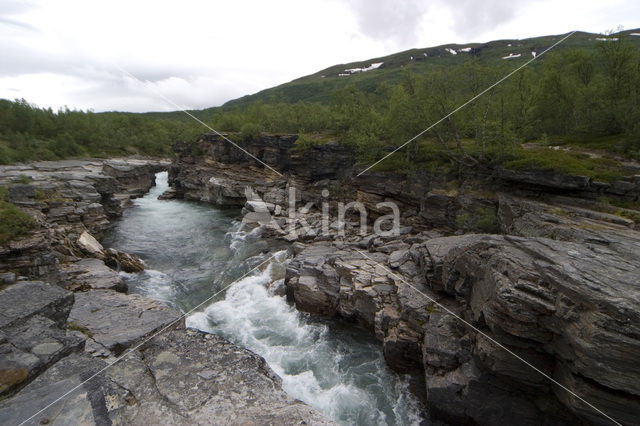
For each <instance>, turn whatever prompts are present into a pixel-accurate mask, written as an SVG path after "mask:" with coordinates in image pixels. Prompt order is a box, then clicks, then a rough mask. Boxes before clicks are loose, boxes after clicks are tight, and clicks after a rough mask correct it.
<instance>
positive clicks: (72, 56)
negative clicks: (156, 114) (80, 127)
mask: <svg viewBox="0 0 640 426" xmlns="http://www.w3.org/2000/svg"><path fill="white" fill-rule="evenodd" d="M636 3H637V2H632V1H629V0H613V1H610V2H596V1H587V0H584V1H578V0H569V1H566V2H551V1H550V0H545V1H542V2H533V1H525V0H515V1H513V0H512V1H510V2H506V1H504V2H503V1H500V0H479V1H473V2H472V1H470V0H449V1H445V0H432V1H429V2H422V1H420V2H419V1H417V0H411V1H407V2H391V1H387V0H384V1H376V2H365V1H364V0H329V1H321V0H309V1H305V2H299V1H294V0H282V1H272V2H262V1H257V0H255V1H244V2H210V1H195V0H183V1H181V2H180V3H178V4H177V5H176V4H175V3H173V2H172V3H169V2H162V1H153V2H152V1H130V0H128V1H124V0H113V1H110V2H100V3H98V2H86V1H80V0H61V1H57V2H50V1H45V0H40V1H32V2H22V1H21V2H18V1H4V2H2V3H0V97H4V98H15V97H24V98H26V99H27V100H29V101H31V102H34V103H36V104H38V105H41V106H53V107H58V106H62V105H68V106H70V107H76V108H82V109H88V108H92V109H94V110H96V111H102V110H114V109H118V110H129V111H149V110H173V109H175V107H174V106H173V105H170V104H167V103H166V102H165V101H164V100H163V99H162V98H161V97H160V96H158V95H157V94H156V93H155V92H156V91H159V92H161V93H162V94H163V95H164V96H166V97H169V98H170V99H172V100H173V101H174V102H175V103H177V104H179V105H183V106H185V107H187V108H204V107H209V106H214V105H220V104H222V103H224V102H225V101H227V100H229V99H232V98H235V97H239V96H242V95H245V94H248V93H253V92H256V91H258V90H261V89H263V88H267V87H270V86H273V85H277V84H281V83H284V82H287V81H290V80H292V79H294V78H297V77H300V76H303V75H306V74H310V73H313V72H316V71H318V70H320V69H322V68H325V67H328V66H331V65H334V64H337V63H347V62H352V61H357V60H366V59H369V58H373V57H377V56H382V55H385V54H389V53H393V52H396V51H399V50H404V49H409V48H413V47H427V46H432V45H437V44H443V43H449V42H460V43H464V42H470V41H487V40H491V39H496V38H522V37H529V36H534V35H544V34H549V33H562V32H567V31H570V30H572V29H582V30H590V31H604V30H606V29H608V28H614V27H615V26H617V25H618V24H622V25H625V26H626V27H627V28H633V24H634V22H633V21H634V18H636V19H637V17H638V16H640V6H639V5H638V4H636ZM119 67H121V68H123V69H125V70H127V71H128V72H130V73H131V74H133V75H135V76H136V77H138V78H139V79H140V80H141V81H137V82H134V81H131V79H130V78H128V77H127V76H126V75H125V74H123V73H122V72H121V71H120V69H119Z"/></svg>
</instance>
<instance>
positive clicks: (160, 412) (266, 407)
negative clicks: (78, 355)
mask: <svg viewBox="0 0 640 426" xmlns="http://www.w3.org/2000/svg"><path fill="white" fill-rule="evenodd" d="M139 355H141V356H131V357H128V358H127V360H126V361H125V362H123V363H120V364H116V365H115V366H114V367H113V369H110V372H109V375H110V377H111V379H112V380H114V381H115V382H116V383H117V384H118V387H119V388H120V389H127V390H128V391H129V392H130V394H131V395H135V396H136V398H140V399H142V400H139V401H136V402H135V403H132V402H131V400H129V401H128V402H127V401H125V400H123V399H122V397H120V398H118V397H117V396H114V398H111V400H113V401H119V402H120V404H121V405H120V407H119V408H118V410H117V413H116V412H115V410H114V412H113V413H111V419H112V421H114V423H115V422H116V421H117V420H120V421H121V422H124V423H125V424H134V425H148V424H242V425H245V424H250V425H267V424H278V425H300V424H313V425H327V424H333V423H332V422H330V421H328V420H327V419H326V418H324V416H322V414H320V413H319V412H318V411H316V410H315V409H313V408H311V407H309V406H307V405H306V404H304V403H302V402H301V401H298V400H295V399H293V398H291V397H290V396H288V395H287V394H286V393H285V392H284V391H283V390H282V388H281V382H280V378H279V377H278V376H277V375H276V374H275V373H274V372H273V371H272V370H271V369H270V368H269V367H268V365H267V364H266V362H265V360H264V359H263V358H262V357H260V356H258V355H256V354H254V353H252V352H250V351H248V350H246V349H242V348H239V347H238V346H236V345H234V344H232V343H230V342H228V341H227V340H225V339H223V338H221V337H219V336H215V335H212V334H206V333H203V332H200V331H197V330H187V331H185V330H174V331H170V332H168V333H164V334H162V335H161V336H158V337H156V338H154V339H153V340H152V341H151V342H150V343H149V344H148V345H145V347H144V349H143V350H142V351H141V354H139ZM116 404H117V402H114V405H116Z"/></svg>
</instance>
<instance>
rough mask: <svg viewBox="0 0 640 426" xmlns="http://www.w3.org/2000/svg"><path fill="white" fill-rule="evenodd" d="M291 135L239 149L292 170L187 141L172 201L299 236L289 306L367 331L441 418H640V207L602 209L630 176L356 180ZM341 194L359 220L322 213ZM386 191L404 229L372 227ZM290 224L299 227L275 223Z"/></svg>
mask: <svg viewBox="0 0 640 426" xmlns="http://www.w3.org/2000/svg"><path fill="white" fill-rule="evenodd" d="M293 138H294V137H293V136H290V135H287V136H280V137H278V136H270V137H268V138H267V139H264V138H258V139H257V140H256V141H254V142H248V143H247V144H245V148H246V149H247V150H248V151H250V152H252V154H254V155H256V156H257V157H258V158H260V159H261V160H262V161H265V162H266V163H267V164H269V165H270V166H272V167H275V168H277V169H278V170H279V171H280V172H281V173H282V174H283V175H282V176H278V175H276V174H275V173H273V172H270V171H268V169H265V168H264V167H263V166H261V165H260V164H259V163H257V162H255V161H252V160H251V161H249V160H247V157H242V153H241V152H240V153H239V154H238V153H235V154H228V153H229V151H228V149H230V147H229V146H226V142H224V141H222V140H221V139H220V138H218V137H216V136H212V135H204V136H202V137H200V138H199V139H198V140H197V141H195V143H193V144H185V143H182V144H177V145H176V147H175V151H176V159H175V160H174V163H173V164H172V166H171V169H170V175H171V184H172V187H173V191H174V192H173V193H172V194H171V196H177V197H183V198H185V199H192V200H199V201H205V202H210V203H213V204H216V205H221V206H226V205H233V206H244V210H243V211H244V212H245V213H246V215H249V216H252V217H253V218H254V219H255V218H256V217H257V216H256V215H257V214H258V215H262V216H264V218H263V219H259V220H253V222H257V223H258V224H259V226H261V227H263V228H264V231H265V232H263V235H266V236H270V237H271V238H274V239H277V240H281V241H285V242H287V243H289V245H290V250H291V253H292V259H291V261H290V263H289V265H288V268H287V277H286V280H285V292H286V294H287V296H288V298H289V300H291V302H292V303H295V305H296V307H297V308H298V309H300V310H303V311H307V312H310V313H312V314H316V315H321V316H324V317H335V318H342V319H347V320H351V321H356V322H358V323H360V324H362V325H364V326H366V327H367V328H369V329H370V330H371V331H372V332H373V333H374V334H375V335H376V337H377V338H378V339H379V340H380V341H381V342H382V344H383V348H384V353H385V357H386V359H387V361H388V363H389V365H390V366H392V367H393V368H394V369H396V370H398V371H401V372H407V373H411V374H412V376H413V377H414V379H415V380H414V383H413V390H414V392H415V393H416V394H418V395H421V396H422V397H423V399H424V401H425V402H426V405H427V407H428V410H429V412H430V413H431V414H432V415H434V416H437V417H439V418H443V419H446V420H448V421H451V422H454V423H477V424H502V423H514V422H519V423H523V424H540V423H546V424H567V423H583V422H586V423H594V424H610V423H611V420H610V419H609V418H607V416H609V417H610V418H613V419H615V420H616V421H618V422H620V423H624V424H637V419H638V418H640V389H639V388H638V387H637V383H640V377H639V374H638V369H637V368H635V366H634V363H635V359H636V358H637V356H638V353H639V352H640V329H639V328H638V324H640V322H639V321H638V320H639V319H640V318H638V315H639V314H638V313H639V312H640V284H639V283H638V278H637V277H638V276H640V256H639V255H638V253H640V233H639V232H638V231H636V229H637V224H636V222H635V221H634V220H633V218H637V217H640V215H638V214H637V212H636V210H633V211H627V210H625V209H617V208H613V207H611V205H609V204H606V203H603V202H601V199H602V198H603V197H607V198H610V199H614V200H617V201H619V202H620V203H627V204H628V203H630V202H631V203H633V202H637V201H638V197H639V196H640V179H638V177H637V176H636V177H634V176H630V177H629V178H627V179H625V180H622V181H619V182H614V183H601V182H593V181H592V180H591V179H589V178H586V177H581V176H564V175H561V174H557V173H552V172H548V171H539V170H525V171H513V170H502V169H498V170H493V171H468V172H465V173H463V174H461V175H457V176H442V175H432V174H429V173H426V172H421V173H417V174H414V175H411V176H409V175H406V174H402V173H379V172H375V173H367V174H365V175H363V176H362V177H356V172H357V171H358V170H359V169H358V167H357V166H354V161H353V156H352V154H351V152H350V151H349V150H348V149H347V148H337V147H336V145H335V144H328V145H320V146H315V147H313V148H311V149H310V150H305V151H299V150H298V149H297V148H296V146H295V144H294V143H292V140H294V139H293ZM262 149H264V150H263V151H261V150H262ZM265 153H269V154H268V155H266V154H265ZM305 163H306V165H307V168H304V167H302V166H301V164H305ZM452 183H453V185H452ZM247 186H250V187H251V191H249V192H247V191H246V187H247ZM292 187H295V188H296V192H295V193H294V194H295V197H296V202H297V203H298V207H296V214H295V216H294V217H292V215H291V213H292V212H291V210H290V208H291V206H290V204H289V202H290V199H288V198H287V197H288V195H289V190H290V189H291V188H292ZM323 189H326V190H328V192H329V193H330V194H329V195H327V193H326V192H325V193H324V195H323V192H322V190H323ZM251 197H253V198H251ZM341 201H342V202H344V203H347V202H349V201H360V202H361V203H362V204H363V205H364V206H365V207H366V209H367V212H368V213H369V217H368V220H367V221H366V226H365V227H364V228H363V227H362V226H359V220H358V219H359V218H358V216H357V215H353V214H351V215H347V217H346V223H345V224H344V225H340V224H338V223H337V222H335V221H334V219H335V216H332V218H331V219H330V220H329V221H328V223H323V220H322V219H323V217H322V214H321V213H322V211H321V210H322V208H325V207H321V205H322V203H326V206H327V207H326V208H327V211H328V212H329V213H330V214H335V209H336V205H337V203H338V202H341ZM384 201H393V202H394V203H395V204H396V205H398V206H399V210H400V215H401V222H402V226H401V227H400V230H399V233H398V234H397V235H394V236H381V235H379V234H376V233H374V231H373V229H372V222H373V220H374V219H376V218H377V217H379V216H380V215H382V214H385V212H383V211H382V209H381V208H379V207H378V206H379V203H381V202H384ZM307 203H311V204H308V206H309V208H305V209H302V210H298V208H299V206H300V205H305V204H307ZM621 213H622V214H621ZM634 215H635V216H634ZM247 217H248V216H245V218H247ZM301 219H303V220H304V222H305V226H300V222H301ZM292 221H293V222H295V224H294V228H293V229H295V230H296V232H294V233H289V232H288V231H287V232H281V231H282V230H283V229H287V230H288V229H292V228H289V227H288V226H289V225H290V224H291V222H292ZM327 225H328V226H327ZM341 226H344V227H343V228H341ZM327 229H328V230H329V231H330V232H329V234H330V235H328V236H327V233H326V232H325V231H326V230H327ZM363 229H364V232H362V230H363ZM523 360H524V361H525V362H523ZM558 384H559V385H558ZM580 398H583V399H584V400H586V401H588V402H589V403H591V404H592V405H593V406H594V407H595V409H594V407H591V406H588V405H586V404H585V403H584V402H583V401H582V400H581V399H580ZM603 413H604V414H603Z"/></svg>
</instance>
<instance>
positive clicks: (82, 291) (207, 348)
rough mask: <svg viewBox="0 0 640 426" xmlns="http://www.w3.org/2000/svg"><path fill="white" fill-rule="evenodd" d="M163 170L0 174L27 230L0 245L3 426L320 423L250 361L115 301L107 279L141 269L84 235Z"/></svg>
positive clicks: (117, 292)
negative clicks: (28, 222)
mask: <svg viewBox="0 0 640 426" xmlns="http://www.w3.org/2000/svg"><path fill="white" fill-rule="evenodd" d="M167 166H168V163H167V162H164V161H148V160H109V161H101V160H91V161H75V160H74V161H63V162H45V163H35V164H33V165H24V166H23V165H18V166H3V167H0V185H3V186H7V187H8V193H9V201H11V202H12V203H14V204H15V205H17V206H19V207H20V208H21V209H23V210H24V211H25V212H27V213H28V214H30V215H31V216H32V217H34V218H35V220H36V227H35V229H33V230H32V231H30V232H29V234H28V235H25V236H23V237H20V238H18V239H15V240H13V241H10V242H9V243H7V244H6V245H4V246H0V273H1V274H0V278H1V279H2V281H1V282H0V330H1V331H0V424H19V423H22V422H24V421H27V422H26V424H60V425H63V424H98V425H103V424H141V425H142V424H145V425H146V424H160V423H162V424H184V423H185V422H187V423H198V424H205V423H210V422H211V421H212V419H215V421H216V422H220V423H224V424H230V423H236V424H270V423H271V424H273V423H279V424H280V423H281V424H301V423H302V424H304V423H306V424H331V422H328V421H327V420H326V419H325V418H324V417H323V416H322V415H321V414H319V413H318V412H317V411H315V410H313V409H311V408H310V407H308V406H306V405H305V404H303V403H302V402H300V401H296V400H293V399H292V398H290V397H289V396H287V395H286V394H285V393H284V392H283V391H282V389H281V383H280V379H279V378H278V377H277V376H276V375H275V374H274V373H273V372H272V371H271V370H270V369H269V367H268V366H267V365H266V364H265V361H264V360H263V359H262V358H261V357H259V356H257V355H255V354H253V353H251V352H249V351H247V350H244V349H242V348H239V347H237V346H235V345H233V344H231V343H229V342H227V341H225V340H224V339H222V338H219V337H217V336H212V335H207V334H205V333H201V332H198V331H194V330H185V328H184V321H183V319H182V316H181V314H180V312H177V311H175V310H174V309H172V308H169V307H168V306H166V305H164V304H162V303H160V302H157V301H154V300H151V299H148V298H146V297H143V296H141V295H138V294H126V292H127V287H126V284H125V283H124V281H123V279H122V277H121V275H120V274H119V273H118V271H120V270H123V271H127V272H139V271H141V270H143V269H144V265H143V263H142V262H141V261H140V259H138V258H137V257H136V256H134V255H131V254H128V253H123V252H120V251H118V250H116V249H114V248H106V249H105V248H104V247H103V246H102V245H101V244H100V243H99V242H98V241H97V239H96V238H95V237H94V235H95V236H99V235H100V233H101V232H102V231H104V230H105V229H106V227H107V225H108V224H109V221H110V220H111V219H113V218H117V217H118V216H119V215H121V213H122V209H123V207H126V206H127V205H128V204H129V203H130V199H131V198H134V197H138V196H141V195H143V194H144V193H146V192H147V191H148V190H149V189H150V188H151V186H152V185H154V183H155V173H156V172H158V171H160V170H163V169H166V168H167ZM31 280H33V281H31ZM44 281H47V282H44ZM121 355H126V356H125V357H124V358H122V359H121V360H120V361H119V362H117V363H116V364H114V365H113V366H111V364H113V363H114V362H115V361H116V360H117V357H119V356H121Z"/></svg>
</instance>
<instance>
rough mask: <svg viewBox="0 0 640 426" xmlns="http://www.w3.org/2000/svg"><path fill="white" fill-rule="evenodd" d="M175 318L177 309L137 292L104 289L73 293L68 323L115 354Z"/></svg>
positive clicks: (176, 317) (177, 315)
mask: <svg viewBox="0 0 640 426" xmlns="http://www.w3.org/2000/svg"><path fill="white" fill-rule="evenodd" d="M179 318H180V314H179V313H178V312H176V311H174V310H173V309H171V308H169V307H167V306H166V305H164V304H162V303H160V302H157V301H154V300H151V299H148V298H146V297H144V296H141V295H139V294H129V295H125V294H122V293H116V292H112V291H105V290H91V291H88V292H84V293H76V301H75V304H74V305H73V309H72V310H71V313H70V314H69V321H70V322H72V323H74V324H77V326H79V327H82V328H83V329H86V330H87V331H88V332H89V333H91V337H93V339H94V340H95V341H96V342H98V343H99V344H101V345H103V346H104V347H106V348H107V349H109V350H111V351H113V352H114V353H115V354H116V355H117V354H120V353H121V352H122V351H123V350H125V349H126V348H128V347H130V346H131V345H133V344H135V343H136V342H138V341H140V340H142V339H143V338H144V337H146V336H149V335H150V334H152V333H153V332H155V331H156V330H159V329H161V328H163V327H166V326H168V325H169V324H171V323H173V322H175V321H177V320H178V319H179ZM179 323H180V322H178V324H177V325H179Z"/></svg>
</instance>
